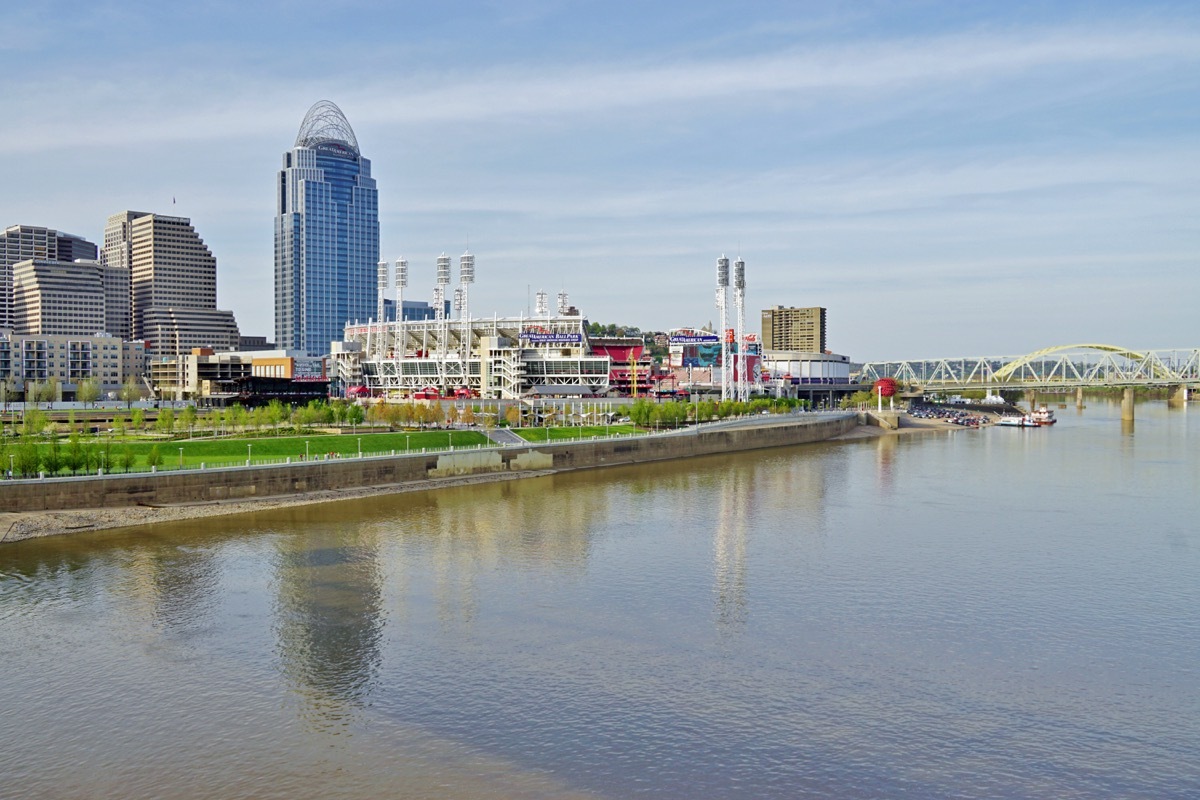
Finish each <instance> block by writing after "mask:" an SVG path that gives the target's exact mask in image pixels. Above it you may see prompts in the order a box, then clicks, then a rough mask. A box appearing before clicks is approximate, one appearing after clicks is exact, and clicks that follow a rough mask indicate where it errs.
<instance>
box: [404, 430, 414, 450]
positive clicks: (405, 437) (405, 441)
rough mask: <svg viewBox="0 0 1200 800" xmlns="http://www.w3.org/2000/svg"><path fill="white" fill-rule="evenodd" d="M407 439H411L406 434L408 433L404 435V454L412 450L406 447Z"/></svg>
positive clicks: (409, 435)
mask: <svg viewBox="0 0 1200 800" xmlns="http://www.w3.org/2000/svg"><path fill="white" fill-rule="evenodd" d="M409 438H411V434H408V433H406V434H404V452H406V453H407V452H408V451H409V450H411V449H412V448H410V447H409V446H408V440H409Z"/></svg>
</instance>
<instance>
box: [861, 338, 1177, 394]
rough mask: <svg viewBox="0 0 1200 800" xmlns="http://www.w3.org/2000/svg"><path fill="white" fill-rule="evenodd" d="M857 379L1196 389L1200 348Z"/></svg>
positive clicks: (963, 362) (1078, 348) (1046, 357)
mask: <svg viewBox="0 0 1200 800" xmlns="http://www.w3.org/2000/svg"><path fill="white" fill-rule="evenodd" d="M858 377H859V382H860V383H873V382H875V381H877V380H879V379H880V378H893V379H895V380H896V381H897V382H899V383H901V384H904V388H905V389H908V390H913V391H930V390H937V391H964V390H973V389H987V390H991V391H1001V390H1005V389H1007V390H1037V391H1047V390H1049V391H1053V390H1056V389H1058V390H1067V389H1086V388H1098V387H1137V386H1158V387H1176V388H1178V387H1195V386H1197V385H1200V348H1194V349H1190V350H1189V349H1179V350H1130V349H1128V348H1125V347H1117V346H1115V345H1109V344H1065V345H1057V346H1055V347H1047V348H1045V349H1043V350H1038V351H1036V352H1033V353H1029V354H1027V355H1023V356H972V357H967V358H934V359H924V360H915V361H871V362H868V363H866V364H863V366H862V370H861V371H860V372H859V376H858Z"/></svg>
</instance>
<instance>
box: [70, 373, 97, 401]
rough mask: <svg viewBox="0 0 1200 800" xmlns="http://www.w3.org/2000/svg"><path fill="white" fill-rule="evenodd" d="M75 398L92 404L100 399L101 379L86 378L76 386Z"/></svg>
mask: <svg viewBox="0 0 1200 800" xmlns="http://www.w3.org/2000/svg"><path fill="white" fill-rule="evenodd" d="M75 399H76V400H78V401H79V402H80V403H83V404H84V405H91V404H92V403H95V402H96V401H97V400H99V399H100V381H98V380H96V379H95V378H84V379H83V380H81V381H80V382H79V385H78V386H76V387H75Z"/></svg>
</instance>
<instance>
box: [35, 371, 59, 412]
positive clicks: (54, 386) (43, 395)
mask: <svg viewBox="0 0 1200 800" xmlns="http://www.w3.org/2000/svg"><path fill="white" fill-rule="evenodd" d="M57 399H58V378H50V379H48V380H47V381H46V382H45V383H39V384H38V385H37V396H36V402H38V403H46V404H47V405H49V406H50V407H51V408H53V407H54V401H55V400H57Z"/></svg>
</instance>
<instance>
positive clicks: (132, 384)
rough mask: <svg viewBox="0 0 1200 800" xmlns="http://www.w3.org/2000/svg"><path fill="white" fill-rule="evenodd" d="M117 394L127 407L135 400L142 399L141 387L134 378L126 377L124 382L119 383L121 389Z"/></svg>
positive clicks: (130, 406)
mask: <svg viewBox="0 0 1200 800" xmlns="http://www.w3.org/2000/svg"><path fill="white" fill-rule="evenodd" d="M117 396H118V397H120V398H121V399H122V400H124V401H125V408H126V409H129V408H132V407H133V404H134V403H135V402H136V401H138V400H141V399H142V389H141V387H140V386H138V384H137V381H136V380H134V379H133V378H126V380H125V383H123V384H121V391H120V393H118V395H117Z"/></svg>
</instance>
